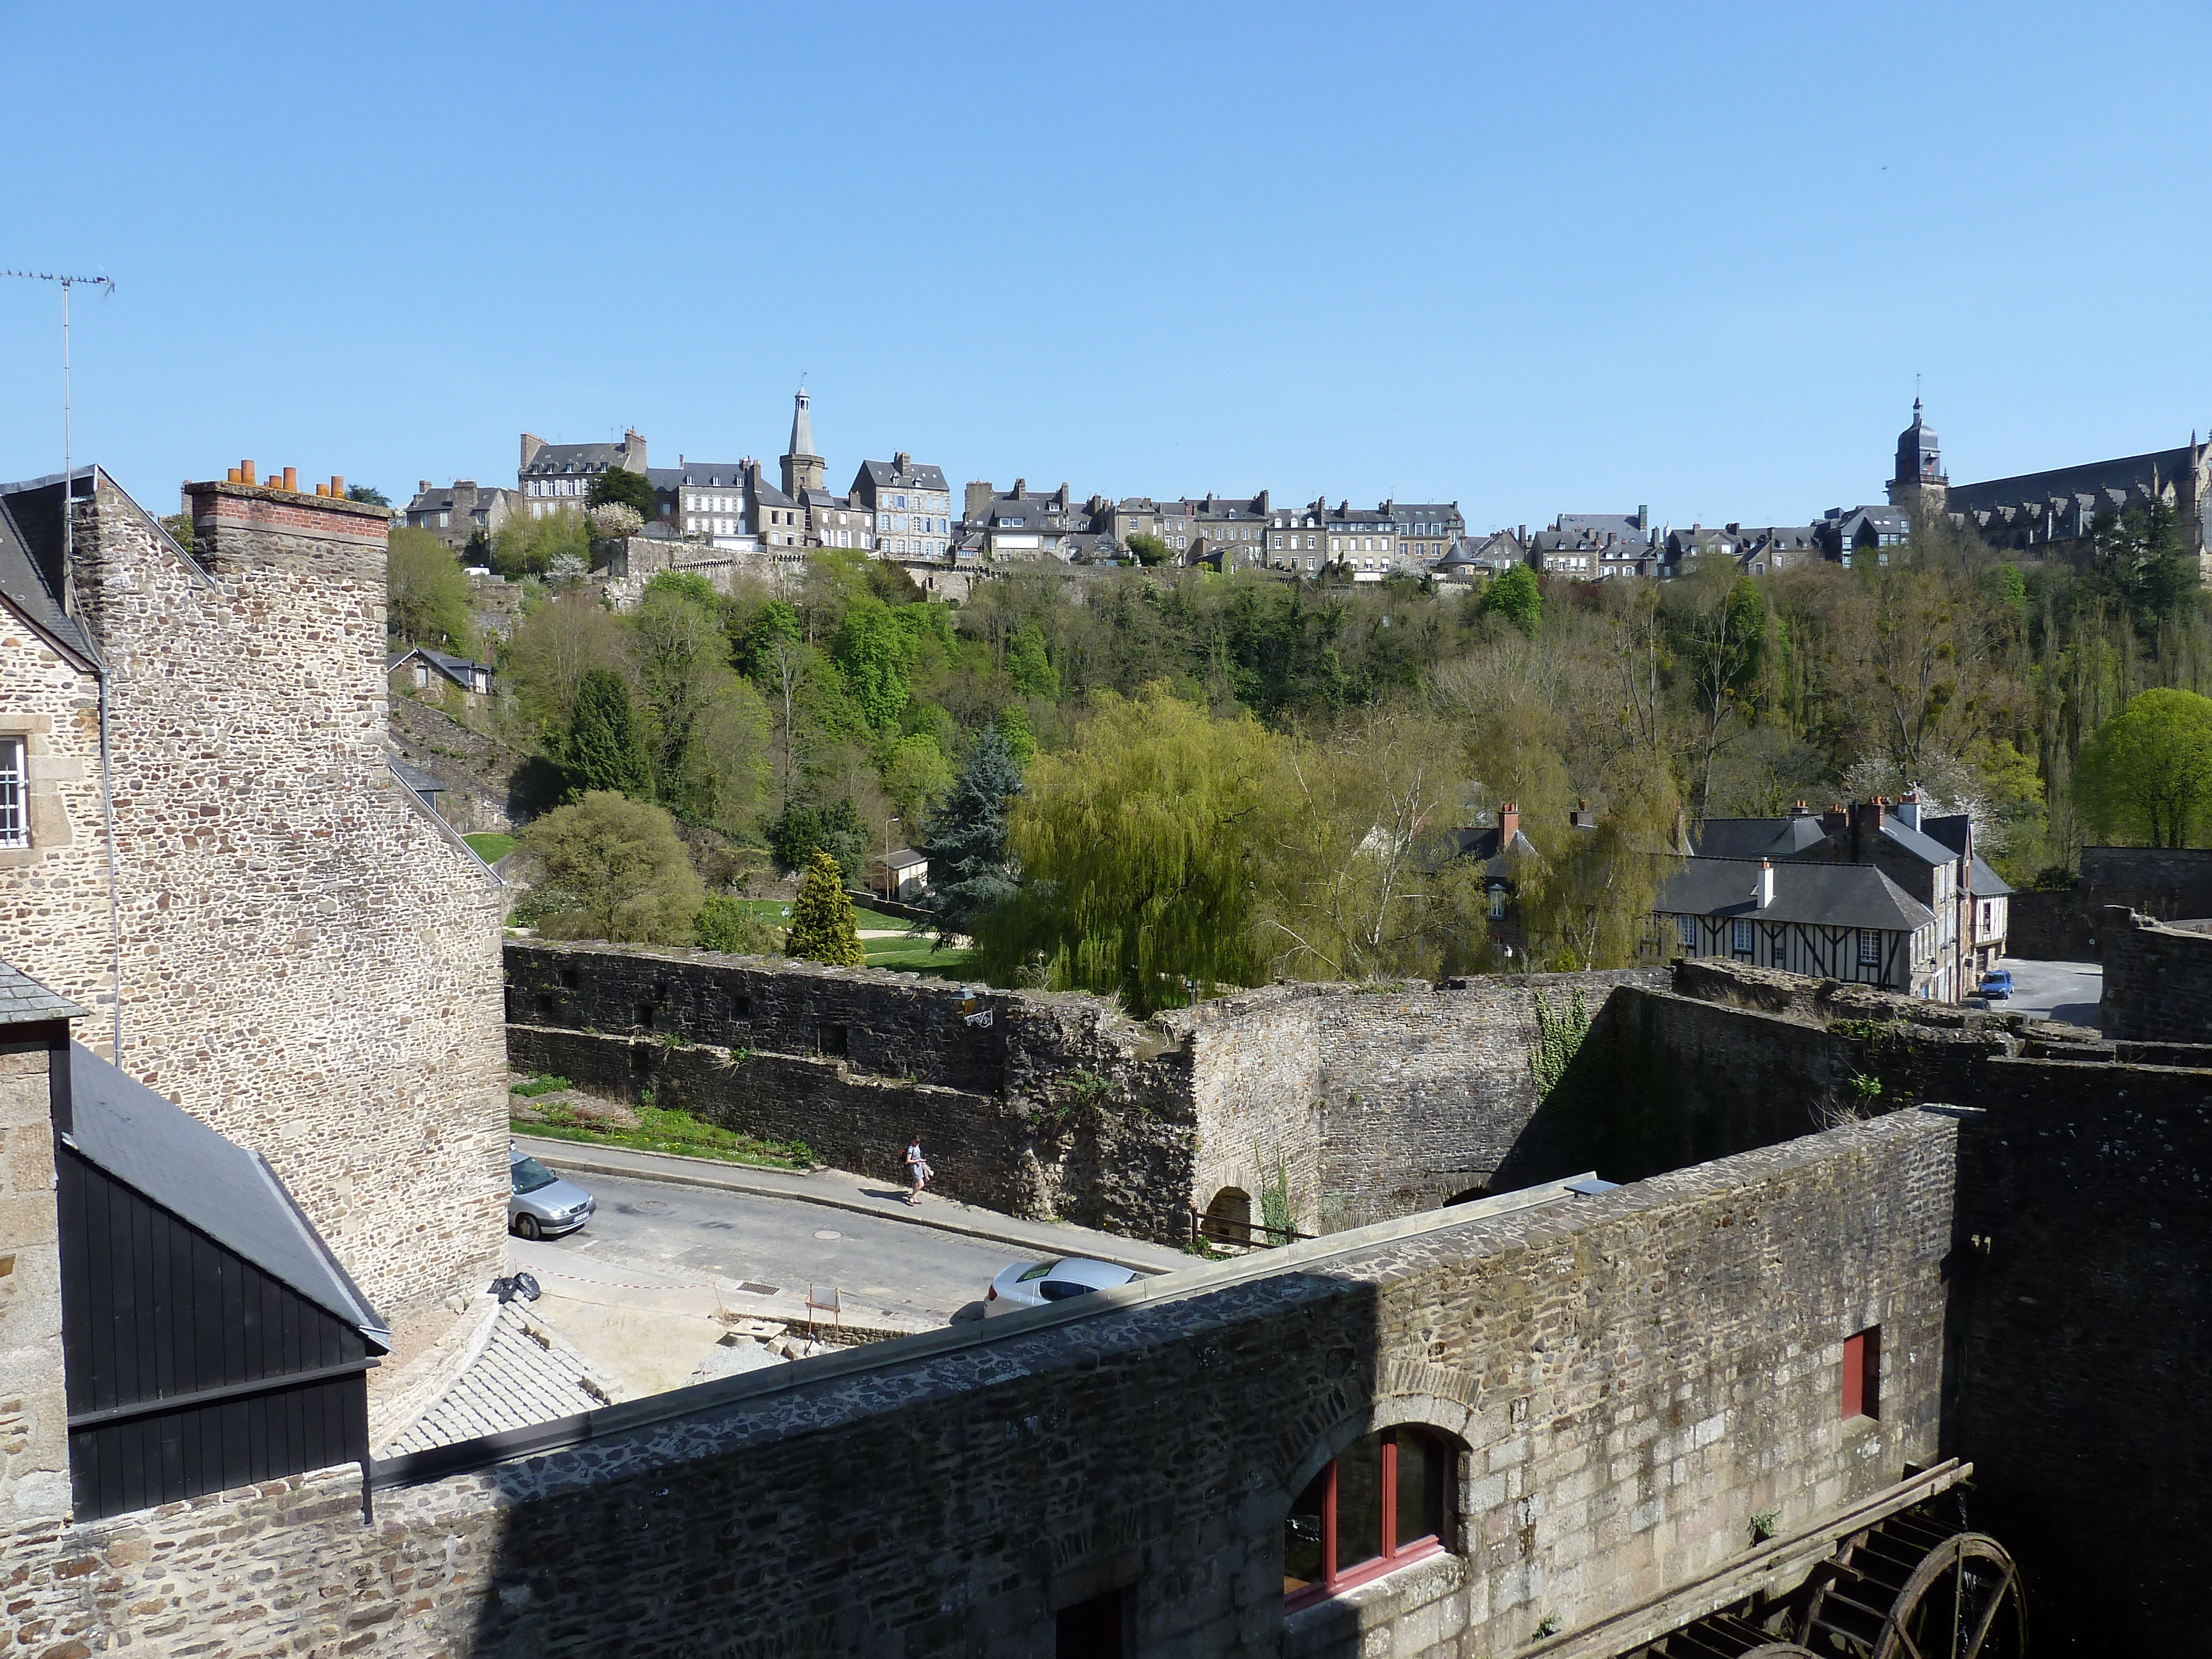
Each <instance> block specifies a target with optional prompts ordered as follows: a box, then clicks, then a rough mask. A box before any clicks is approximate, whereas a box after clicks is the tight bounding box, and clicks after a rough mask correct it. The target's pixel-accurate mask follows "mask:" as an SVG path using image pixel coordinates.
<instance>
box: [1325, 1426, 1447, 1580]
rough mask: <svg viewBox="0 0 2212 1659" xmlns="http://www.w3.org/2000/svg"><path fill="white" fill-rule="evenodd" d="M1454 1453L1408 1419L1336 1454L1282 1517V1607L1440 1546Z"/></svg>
mask: <svg viewBox="0 0 2212 1659" xmlns="http://www.w3.org/2000/svg"><path fill="white" fill-rule="evenodd" d="M1454 1461H1455V1460H1454V1457H1453V1455H1452V1452H1451V1449H1450V1447H1449V1444H1448V1443H1446V1442H1445V1441H1444V1440H1443V1439H1442V1438H1441V1437H1438V1436H1437V1435H1434V1434H1431V1433H1430V1432H1429V1431H1427V1430H1425V1429H1419V1428H1414V1427H1413V1426H1412V1425H1402V1426H1401V1427H1398V1428H1395V1429H1384V1430H1383V1431H1382V1432H1381V1433H1379V1434H1370V1435H1369V1436H1368V1437H1366V1438H1365V1439H1364V1440H1361V1441H1358V1442H1355V1443H1353V1444H1352V1445H1349V1446H1346V1448H1345V1449H1343V1450H1342V1451H1341V1452H1340V1453H1339V1454H1337V1456H1336V1460H1335V1461H1334V1462H1332V1463H1330V1464H1329V1465H1328V1467H1327V1468H1323V1469H1322V1472H1321V1473H1320V1474H1317V1475H1316V1476H1314V1478H1313V1480H1311V1481H1310V1482H1309V1483H1308V1484H1307V1486H1306V1489H1305V1490H1304V1492H1300V1493H1299V1494H1298V1498H1297V1502H1296V1503H1295V1504H1291V1512H1290V1514H1289V1515H1288V1516H1285V1517H1284V1521H1283V1601H1284V1607H1285V1610H1286V1611H1295V1610H1296V1609H1297V1608H1299V1607H1307V1606H1310V1605H1311V1604H1312V1603H1313V1602H1316V1601H1322V1600H1323V1599H1324V1598H1326V1597H1328V1596H1330V1595H1335V1594H1336V1593H1337V1592H1338V1591H1340V1590H1346V1589H1351V1588H1352V1586H1353V1585H1354V1584H1364V1583H1366V1582H1367V1581H1368V1580H1369V1579H1370V1578H1376V1577H1381V1576H1382V1575H1383V1574H1384V1573H1386V1572H1389V1571H1391V1569H1393V1568H1394V1567H1401V1566H1403V1565H1406V1564H1407V1563H1408V1562H1411V1561H1419V1560H1423V1559H1426V1558H1427V1557H1429V1556H1432V1555H1437V1554H1441V1553H1443V1547H1444V1542H1443V1541H1444V1538H1445V1536H1446V1534H1447V1533H1448V1532H1449V1527H1450V1517H1449V1501H1450V1486H1451V1475H1452V1466H1453V1462H1454Z"/></svg>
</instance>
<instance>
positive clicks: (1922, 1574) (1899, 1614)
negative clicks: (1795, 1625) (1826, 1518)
mask: <svg viewBox="0 0 2212 1659" xmlns="http://www.w3.org/2000/svg"><path fill="white" fill-rule="evenodd" d="M1799 1634H1800V1637H1801V1638H1802V1641H1803V1643H1804V1644H1805V1646H1806V1647H1807V1648H1808V1649H1810V1650H1812V1651H1813V1653H1814V1655H1815V1656H1816V1659H2025V1655H2026V1654H2027V1602H2026V1601H2025V1600H2024V1599H2023V1596H2022V1594H2021V1582H2020V1569H2019V1568H2018V1567H2016V1566H2015V1565H2013V1559H2012V1557H2011V1556H2009V1555H2008V1554H2007V1553H2005V1548H2004V1546H2003V1545H2002V1544H2000V1543H1998V1542H1997V1541H1996V1539H1994V1538H1991V1537H1990V1536H1989V1535H1988V1534H1984V1533H1978V1532H1960V1531H1957V1530H1954V1528H1949V1527H1946V1526H1943V1525H1942V1524H1940V1523H1938V1522H1933V1521H1930V1520H1929V1519H1928V1518H1927V1517H1926V1516H1920V1515H1916V1514H1911V1513H1907V1514H1904V1515H1893V1516H1890V1517H1889V1518H1888V1519H1887V1520H1886V1521H1884V1522H1881V1524H1879V1525H1878V1526H1875V1527H1871V1528H1868V1529H1867V1530H1866V1531H1865V1532H1863V1533H1858V1534H1855V1535H1854V1536H1853V1537H1851V1538H1850V1540H1849V1541H1847V1542H1846V1543H1845V1545H1844V1548H1843V1549H1842V1551H1841V1552H1839V1553H1838V1556H1837V1558H1836V1559H1835V1560H1834V1561H1833V1562H1832V1564H1831V1565H1828V1566H1827V1567H1826V1568H1825V1569H1823V1571H1821V1572H1820V1574H1819V1575H1817V1576H1816V1577H1815V1579H1814V1583H1812V1585H1811V1586H1810V1587H1809V1596H1808V1601H1807V1603H1806V1608H1805V1620H1804V1624H1803V1626H1802V1629H1801V1631H1800V1632H1799Z"/></svg>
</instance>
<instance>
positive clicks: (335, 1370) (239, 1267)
mask: <svg viewBox="0 0 2212 1659" xmlns="http://www.w3.org/2000/svg"><path fill="white" fill-rule="evenodd" d="M58 1152H59V1155H58V1158H57V1159H56V1164H57V1168H58V1175H59V1177H60V1181H59V1186H58V1191H57V1194H56V1197H57V1199H58V1208H59V1212H60V1215H59V1219H60V1223H61V1243H62V1347H63V1353H64V1363H65V1370H66V1375H67V1377H68V1389H69V1412H70V1486H71V1488H72V1491H73V1493H74V1498H75V1503H76V1514H77V1516H78V1518H79V1519H80V1520H82V1519H86V1518H89V1517H93V1516H104V1515H117V1514H120V1513H122V1512H124V1511H125V1510H137V1509H144V1508H147V1507H149V1506H150V1505H153V1504H167V1503H173V1502H175V1501H177V1500H178V1499H179V1498H195V1497H197V1496H199V1495H200V1494H202V1493H204V1492H222V1491H224V1490H225V1489H227V1488H229V1487H232V1486H246V1485H248V1484H251V1483H252V1482H254V1481H258V1480H275V1479H276V1478H278V1477H280V1476H283V1475H287V1474H301V1473H304V1472H305V1471H307V1470H309V1469H319V1468H327V1467H329V1466H330V1465H331V1464H334V1463H345V1462H359V1461H361V1460H362V1459H365V1458H366V1457H367V1456H368V1376H367V1373H368V1363H369V1360H368V1345H367V1344H366V1342H365V1341H364V1340H363V1339H362V1334H361V1333H360V1331H358V1330H356V1328H353V1327H352V1326H350V1325H349V1324H347V1323H346V1322H344V1321H343V1320H341V1319H339V1318H337V1316H335V1315H332V1314H331V1313H330V1312H328V1311H326V1310H324V1309H323V1308H321V1307H319V1306H318V1305H316V1304H314V1303H313V1302H310V1301H308V1300H307V1298H306V1297H303V1296H301V1295H300V1293H299V1292H298V1291H295V1290H293V1289H292V1288H291V1287H290V1286H289V1285H285V1284H283V1283H282V1282H281V1281H280V1280H278V1279H273V1278H271V1277H270V1275H269V1274H267V1273H264V1272H263V1271H262V1270H261V1269H260V1268H258V1267H255V1266H254V1265H253V1264H252V1262H250V1261H246V1259H245V1258H244V1257H242V1256H240V1255H238V1254H236V1253H235V1252H234V1251H232V1250H229V1249H226V1248H225V1247H223V1246H222V1245H221V1244H218V1243H216V1242H215V1241H214V1240H213V1239H211V1238H210V1237H208V1236H207V1235H206V1234H204V1233H203V1232H201V1231H198V1230H197V1229H196V1228H194V1227H192V1226H191V1225H188V1224H186V1223H185V1222H184V1221H182V1220H180V1219H179V1218H177V1217H176V1216H174V1215H173V1214H172V1213H170V1212H168V1211H167V1210H165V1209H163V1208H162V1207H161V1206H159V1205H157V1204H155V1203H153V1202H152V1201H151V1200H149V1199H147V1198H146V1197H145V1196H144V1195H143V1194H141V1193H139V1192H137V1191H136V1190H135V1189H134V1188H131V1187H128V1186H125V1184H123V1183H122V1182H118V1181H117V1180H116V1179H115V1178H114V1177H112V1176H110V1175H108V1174H107V1172H106V1171H105V1170H101V1169H100V1168H99V1167H98V1166H97V1165H95V1164H92V1163H90V1162H88V1160H87V1159H85V1158H82V1157H81V1156H79V1155H78V1154H77V1153H76V1152H75V1150H74V1149H72V1148H70V1147H67V1146H64V1147H61V1148H59V1149H58Z"/></svg>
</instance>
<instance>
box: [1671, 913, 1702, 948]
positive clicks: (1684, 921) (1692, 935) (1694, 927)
mask: <svg viewBox="0 0 2212 1659" xmlns="http://www.w3.org/2000/svg"><path fill="white" fill-rule="evenodd" d="M1674 922H1675V929H1676V932H1677V933H1678V934H1679V935H1680V939H1681V941H1682V948H1683V949H1684V950H1685V951H1694V950H1696V949H1697V948H1698V919H1697V918H1696V917H1695V916H1677V917H1675V918H1674Z"/></svg>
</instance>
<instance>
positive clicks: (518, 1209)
mask: <svg viewBox="0 0 2212 1659" xmlns="http://www.w3.org/2000/svg"><path fill="white" fill-rule="evenodd" d="M598 1208H599V1200H597V1199H595V1198H593V1197H592V1195H591V1194H589V1193H587V1192H586V1191H585V1190H584V1189H583V1188H581V1187H579V1186H577V1185H576V1184H575V1183H574V1182H571V1181H563V1180H562V1179H561V1177H560V1176H556V1175H555V1174H554V1173H553V1171H552V1170H549V1169H547V1168H546V1167H545V1166H544V1164H540V1163H539V1162H538V1160H537V1159H536V1158H532V1157H530V1156H529V1155H528V1154H527V1153H524V1152H515V1153H513V1155H512V1157H511V1158H510V1161H509V1162H508V1164H507V1226H508V1228H509V1229H510V1230H511V1231H513V1232H515V1233H518V1234H520V1236H521V1237H524V1238H554V1237H559V1236H560V1235H561V1234H562V1233H572V1232H574V1231H576V1229H577V1228H579V1227H580V1226H582V1225H584V1224H585V1223H586V1221H589V1220H590V1219H591V1218H592V1212H593V1211H594V1210H596V1209H598Z"/></svg>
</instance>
